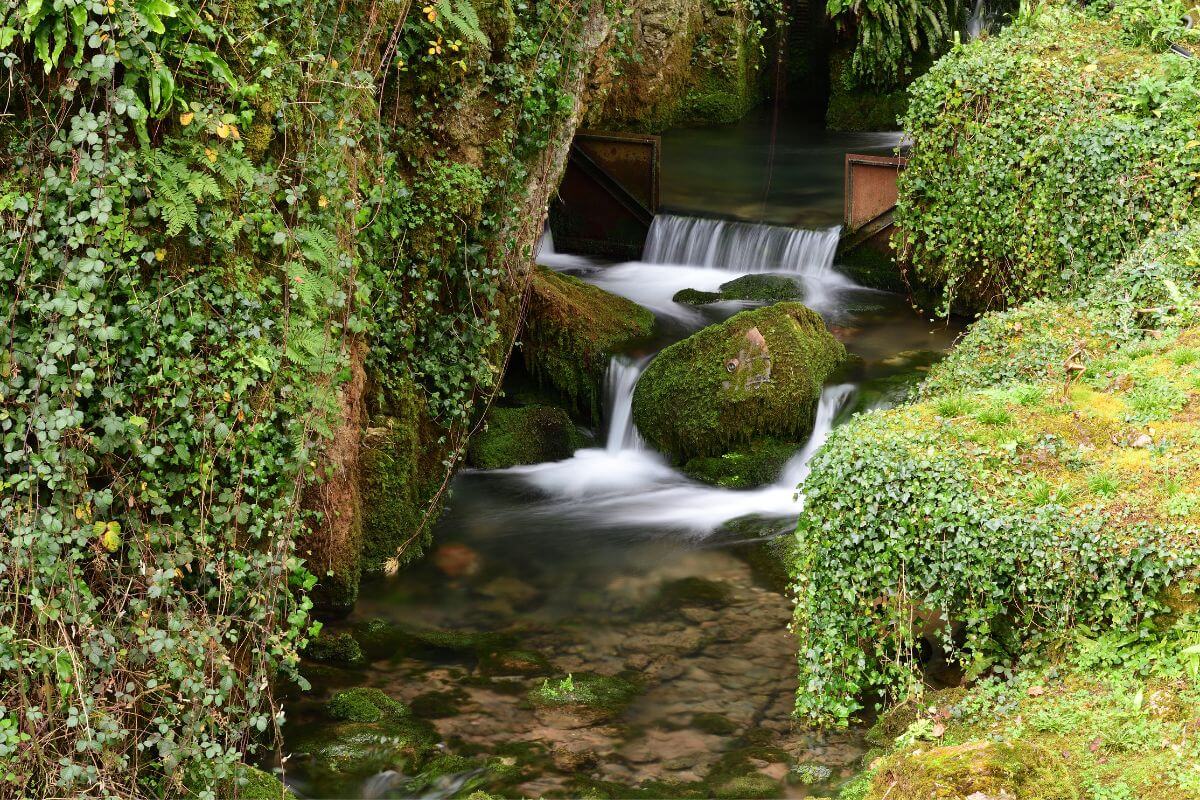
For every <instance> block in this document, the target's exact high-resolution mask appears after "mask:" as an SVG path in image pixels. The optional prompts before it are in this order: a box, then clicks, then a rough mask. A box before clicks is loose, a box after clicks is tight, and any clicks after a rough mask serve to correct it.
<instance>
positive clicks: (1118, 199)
mask: <svg viewBox="0 0 1200 800" xmlns="http://www.w3.org/2000/svg"><path fill="white" fill-rule="evenodd" d="M1161 5H1162V6H1163V7H1164V8H1166V7H1168V6H1170V7H1172V8H1173V9H1174V10H1172V11H1169V12H1168V11H1164V12H1162V13H1163V14H1164V15H1167V16H1169V15H1170V14H1174V13H1177V12H1178V11H1179V7H1177V6H1175V5H1174V4H1172V3H1169V2H1163V3H1161ZM1121 8H1123V9H1124V8H1127V7H1125V6H1121ZM1137 18H1138V19H1140V17H1137ZM1130 19H1134V17H1133V16H1131V15H1125V14H1123V13H1117V12H1114V13H1112V14H1111V15H1103V14H1100V13H1099V12H1096V11H1090V12H1085V11H1080V10H1076V9H1072V8H1071V7H1069V6H1065V5H1064V6H1059V5H1049V6H1038V7H1033V6H1027V7H1026V10H1025V12H1024V13H1023V14H1022V15H1021V16H1020V17H1018V19H1017V20H1016V21H1015V22H1014V24H1013V25H1012V26H1010V27H1009V28H1007V29H1006V30H1005V31H1004V32H1003V33H1002V34H1000V35H999V36H995V37H990V38H987V39H983V40H980V41H977V42H974V43H971V44H969V45H963V46H960V47H956V48H955V49H954V50H953V51H952V52H951V53H949V54H948V55H947V56H945V57H944V58H942V59H941V60H939V61H938V63H937V64H935V65H934V67H933V68H932V69H931V70H930V71H929V73H928V74H927V75H925V76H923V77H922V78H921V79H919V80H918V81H917V82H916V83H915V84H914V86H913V88H912V93H911V98H912V100H911V103H910V106H909V112H908V114H907V116H906V118H905V119H904V120H903V122H904V128H905V130H906V131H908V132H909V133H910V135H911V136H912V138H913V147H912V152H911V154H910V157H909V160H908V166H907V168H906V169H905V170H904V172H903V173H901V177H900V182H899V188H900V201H899V204H898V207H897V214H896V220H897V224H898V226H899V227H900V228H901V230H903V232H904V239H903V241H904V246H903V250H904V255H905V258H906V260H907V261H908V262H909V263H912V264H913V265H914V269H915V271H916V274H917V276H918V277H919V278H921V279H924V280H926V281H928V282H931V283H934V284H938V285H942V286H944V287H945V300H946V305H945V306H944V308H948V307H950V306H951V305H955V304H959V305H961V306H963V307H967V308H974V309H979V308H986V307H989V306H991V305H998V304H1003V303H1010V302H1014V301H1019V300H1023V299H1026V298H1029V297H1033V296H1036V295H1076V296H1078V295H1079V294H1081V293H1082V292H1083V291H1085V290H1086V289H1087V288H1088V287H1089V286H1090V284H1091V282H1092V281H1094V280H1095V279H1096V278H1098V277H1099V276H1101V275H1103V274H1104V273H1105V272H1106V271H1107V270H1108V269H1110V268H1111V267H1112V265H1113V264H1115V263H1117V262H1118V261H1119V260H1120V259H1121V258H1122V257H1123V256H1124V255H1126V254H1127V253H1128V252H1130V251H1131V250H1132V249H1133V248H1134V247H1135V246H1136V245H1137V244H1138V243H1139V242H1140V241H1141V239H1142V238H1143V237H1144V236H1145V235H1146V234H1147V233H1148V232H1149V231H1150V230H1152V229H1153V228H1154V227H1156V226H1159V225H1163V224H1170V223H1171V222H1172V221H1179V220H1181V219H1184V218H1185V217H1186V216H1187V215H1188V214H1190V213H1192V212H1193V210H1194V208H1195V205H1196V199H1197V194H1198V187H1200V184H1198V183H1197V181H1196V179H1195V176H1196V175H1197V174H1200V128H1198V123H1200V116H1198V112H1197V109H1200V103H1198V102H1197V101H1198V99H1200V62H1197V61H1196V60H1195V59H1186V58H1182V57H1180V56H1178V55H1175V54H1174V53H1170V52H1161V42H1159V43H1158V44H1157V45H1155V46H1146V45H1133V44H1121V43H1120V42H1122V41H1123V40H1122V37H1123V36H1126V35H1127V34H1129V33H1130V31H1131V28H1130V27H1129V25H1131V24H1135V23H1131V22H1129V20H1130ZM1137 25H1140V23H1136V24H1135V27H1136V26H1137ZM1139 29H1140V28H1139ZM1134 38H1135V39H1136V40H1138V41H1141V40H1142V37H1141V36H1140V35H1138V36H1136V37H1134ZM1124 41H1128V39H1126V40H1124Z"/></svg>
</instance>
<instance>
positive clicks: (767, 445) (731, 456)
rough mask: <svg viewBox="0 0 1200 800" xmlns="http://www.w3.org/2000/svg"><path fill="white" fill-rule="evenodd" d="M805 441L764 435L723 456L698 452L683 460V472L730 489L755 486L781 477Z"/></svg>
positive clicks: (691, 476)
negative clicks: (797, 441)
mask: <svg viewBox="0 0 1200 800" xmlns="http://www.w3.org/2000/svg"><path fill="white" fill-rule="evenodd" d="M800 447H801V445H799V444H798V443H796V442H785V441H780V440H779V439H775V438H772V437H770V436H764V437H762V438H759V439H755V440H754V441H752V442H750V443H749V444H746V445H744V446H742V447H738V448H735V449H733V450H730V451H729V452H728V453H722V454H721V455H719V456H698V457H696V458H691V459H688V460H687V461H686V462H684V464H683V472H684V474H686V475H687V476H688V477H689V478H695V479H696V480H698V481H703V482H704V483H710V484H712V485H714V486H722V487H724V488H726V489H753V488H754V487H756V486H763V485H765V484H768V483H771V482H772V481H774V480H775V479H776V478H778V477H779V474H780V472H781V471H782V470H783V466H784V464H786V463H787V462H788V461H789V460H791V458H792V456H794V455H796V451H798V450H799V449H800Z"/></svg>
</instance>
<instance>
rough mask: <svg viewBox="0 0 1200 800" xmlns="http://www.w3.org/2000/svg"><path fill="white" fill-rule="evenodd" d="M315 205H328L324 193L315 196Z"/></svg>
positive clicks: (322, 206)
mask: <svg viewBox="0 0 1200 800" xmlns="http://www.w3.org/2000/svg"><path fill="white" fill-rule="evenodd" d="M317 205H319V206H320V207H321V208H324V207H325V206H327V205H329V200H328V198H326V197H325V195H321V196H320V197H318V198H317Z"/></svg>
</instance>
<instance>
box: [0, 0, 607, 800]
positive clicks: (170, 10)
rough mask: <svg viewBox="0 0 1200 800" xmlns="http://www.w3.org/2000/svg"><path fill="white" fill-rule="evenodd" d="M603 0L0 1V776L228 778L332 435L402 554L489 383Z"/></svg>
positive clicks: (326, 516)
mask: <svg viewBox="0 0 1200 800" xmlns="http://www.w3.org/2000/svg"><path fill="white" fill-rule="evenodd" d="M610 6H611V7H607V8H606V7H604V6H603V5H602V4H600V3H579V4H573V3H570V2H561V3H559V2H554V3H537V4H529V3H524V2H516V3H510V2H507V0H499V1H498V2H486V3H485V2H480V3H478V5H477V7H476V6H472V5H471V3H470V2H468V0H435V1H434V2H431V3H430V4H429V5H427V6H421V5H417V6H414V7H412V8H409V7H408V6H406V5H396V4H384V5H378V4H374V3H360V2H350V3H346V4H341V5H329V4H321V3H309V2H292V0H262V2H259V3H257V4H247V3H241V2H218V3H215V4H213V3H209V4H207V5H204V6H201V5H199V4H193V3H190V2H171V0H153V1H152V2H140V1H139V2H137V3H134V2H124V1H122V2H114V3H110V4H108V5H103V4H95V3H92V4H84V3H79V2H74V0H66V2H65V3H59V4H50V3H40V2H31V3H27V4H21V6H20V7H19V8H16V9H15V10H13V11H11V12H10V14H9V16H8V17H7V18H6V19H5V22H4V23H3V25H2V26H0V45H2V46H3V49H4V50H5V51H6V53H5V56H4V57H5V59H6V61H5V63H6V64H8V65H9V69H10V72H9V75H10V79H11V80H10V84H9V95H8V100H7V103H6V109H7V113H6V114H5V116H4V117H3V118H2V121H0V214H2V215H3V217H4V229H5V236H4V244H3V250H4V252H3V254H2V255H0V285H2V286H3V287H4V289H3V290H2V291H3V303H2V304H0V305H2V306H3V307H4V308H5V309H6V310H7V316H6V322H7V324H6V325H5V326H4V328H3V332H0V435H2V436H3V443H4V469H3V471H2V472H0V487H2V489H3V491H2V492H0V527H2V529H3V531H4V535H3V536H2V537H0V673H2V674H0V760H2V761H3V763H4V769H3V770H0V795H3V796H9V795H11V796H82V795H89V796H93V795H96V796H122V797H135V796H178V795H180V794H181V793H183V792H184V791H185V785H184V784H186V788H189V789H192V790H195V791H199V792H210V791H211V792H215V793H217V794H221V795H231V794H232V793H233V790H232V788H231V787H230V785H229V783H228V780H229V779H230V778H231V777H232V776H234V775H235V774H241V773H242V772H244V771H243V770H241V768H239V767H237V766H236V765H237V764H238V762H239V761H241V759H242V758H243V757H244V755H245V754H246V752H247V751H248V750H251V749H253V747H254V745H255V743H257V742H262V743H267V744H269V743H270V742H272V741H273V740H274V736H273V734H274V731H275V730H276V727H277V725H278V724H279V722H280V721H281V716H280V711H279V709H278V707H277V706H276V705H275V704H274V703H273V702H272V700H271V695H270V689H269V687H270V686H271V684H272V682H273V681H274V679H275V678H276V675H277V674H278V673H279V671H280V670H283V671H285V672H286V671H288V670H289V669H290V668H291V667H292V666H293V665H294V663H295V660H296V649H297V647H298V646H300V645H302V644H303V643H304V640H305V637H306V636H307V635H308V634H309V632H310V630H311V629H310V627H309V622H308V610H309V607H310V601H309V599H308V598H307V597H306V593H307V591H308V590H310V589H313V587H314V585H315V584H317V582H318V581H320V582H321V584H322V586H319V587H318V588H323V589H324V590H325V594H324V599H325V600H326V601H328V602H331V603H341V604H345V603H346V602H348V600H349V599H352V598H353V593H354V591H355V588H356V585H357V570H358V569H359V567H360V561H359V557H360V554H361V551H362V550H363V549H364V547H365V545H364V544H363V542H362V541H361V540H360V539H359V538H358V537H360V536H362V535H363V533H362V531H361V529H360V522H361V520H360V518H359V511H360V500H361V493H362V490H361V488H360V486H359V481H360V477H361V476H360V473H361V472H362V468H363V464H362V462H361V459H360V453H361V451H362V448H363V444H364V439H366V440H367V441H368V442H369V443H371V444H373V445H375V446H376V448H377V450H378V449H386V452H387V453H388V454H389V455H392V456H395V458H393V459H392V461H393V462H398V461H403V462H404V465H403V469H402V470H401V472H399V473H397V475H398V478H397V480H398V481H399V483H400V484H401V487H400V488H401V489H402V490H403V491H399V492H397V495H396V496H397V497H398V498H401V499H402V500H403V501H404V502H405V503H406V504H407V505H405V506H404V508H403V509H402V511H403V512H404V513H405V514H407V515H408V516H407V517H404V518H405V519H407V520H411V521H412V525H410V526H409V527H408V528H406V529H405V530H403V531H399V532H394V533H395V537H394V538H392V539H387V540H383V539H380V538H378V537H376V538H375V539H373V541H374V542H375V544H376V546H377V547H378V548H379V552H380V553H381V555H380V558H382V557H383V556H384V555H385V554H390V555H391V556H392V557H394V558H397V559H403V558H404V557H407V555H410V554H411V553H412V552H414V551H415V549H416V548H415V545H418V544H419V542H420V540H421V538H422V536H424V535H425V533H426V530H425V528H424V527H423V525H424V522H425V520H426V519H427V518H428V516H429V515H428V508H429V507H430V505H431V504H432V503H433V502H434V498H435V497H436V494H437V490H438V489H439V488H440V486H441V485H442V483H443V481H442V480H441V478H442V477H443V476H444V475H446V474H447V473H448V471H449V470H450V469H452V468H453V465H454V464H455V462H456V460H457V458H458V456H459V455H460V454H461V451H462V447H463V444H464V442H465V439H466V434H467V433H468V432H469V430H470V429H471V427H472V425H473V424H474V422H475V418H476V417H477V415H478V413H479V410H480V406H481V404H482V402H483V401H484V400H486V398H487V396H488V395H489V393H490V392H492V391H493V390H494V387H495V385H496V382H497V377H498V375H499V374H500V373H501V371H502V370H501V365H502V364H503V362H504V360H505V358H506V356H507V353H508V349H509V346H510V345H511V340H512V337H513V335H514V332H515V329H516V325H517V321H518V320H519V317H520V311H521V300H522V297H523V294H524V291H525V288H526V283H527V280H528V274H529V270H530V267H531V257H530V253H531V249H532V246H533V243H534V242H535V241H536V238H537V235H538V234H539V233H540V222H541V218H542V214H543V213H544V209H545V203H546V197H547V195H548V193H549V192H550V191H552V190H553V187H554V185H555V183H556V182H557V178H558V175H559V171H560V169H561V165H562V159H563V155H564V153H565V148H566V144H567V142H568V141H569V138H570V132H571V130H572V128H573V126H574V124H575V123H576V122H577V120H578V118H579V115H580V112H581V108H580V102H579V92H580V89H581V87H582V84H583V80H584V76H585V75H586V74H587V73H588V71H589V69H590V65H591V63H592V61H593V59H594V58H595V57H596V56H597V54H598V53H603V52H605V51H606V49H607V48H608V47H609V46H610V45H611V39H610V34H611V31H612V22H613V19H614V17H617V16H620V14H621V9H620V8H619V7H616V6H613V5H612V4H610ZM610 14H611V15H612V16H610ZM368 421H369V422H370V424H371V426H372V429H374V430H376V431H378V429H380V428H382V429H385V430H389V431H401V433H399V434H397V436H398V437H399V438H400V439H401V440H402V441H400V443H399V444H397V443H396V442H395V441H387V442H386V443H384V444H380V440H381V439H384V440H387V437H386V436H384V435H382V434H381V435H378V436H376V435H375V434H373V433H372V432H371V430H372V429H368V430H367V431H365V432H364V430H363V429H364V426H366V425H367V424H368ZM406 448H407V449H406ZM418 451H419V452H420V453H421V454H422V457H423V458H424V459H425V460H423V461H421V462H419V464H420V466H421V472H420V473H419V474H414V473H411V472H410V471H411V470H412V469H413V468H414V464H412V463H409V461H410V460H406V457H405V454H407V453H411V452H418ZM417 481H419V485H415V488H414V482H417ZM305 561H307V564H306V563H304V562H305Z"/></svg>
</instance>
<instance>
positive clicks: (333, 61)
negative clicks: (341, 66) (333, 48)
mask: <svg viewBox="0 0 1200 800" xmlns="http://www.w3.org/2000/svg"><path fill="white" fill-rule="evenodd" d="M329 66H331V67H333V68H334V69H337V68H338V60H337V59H336V58H335V59H332V60H330V62H329Z"/></svg>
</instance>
